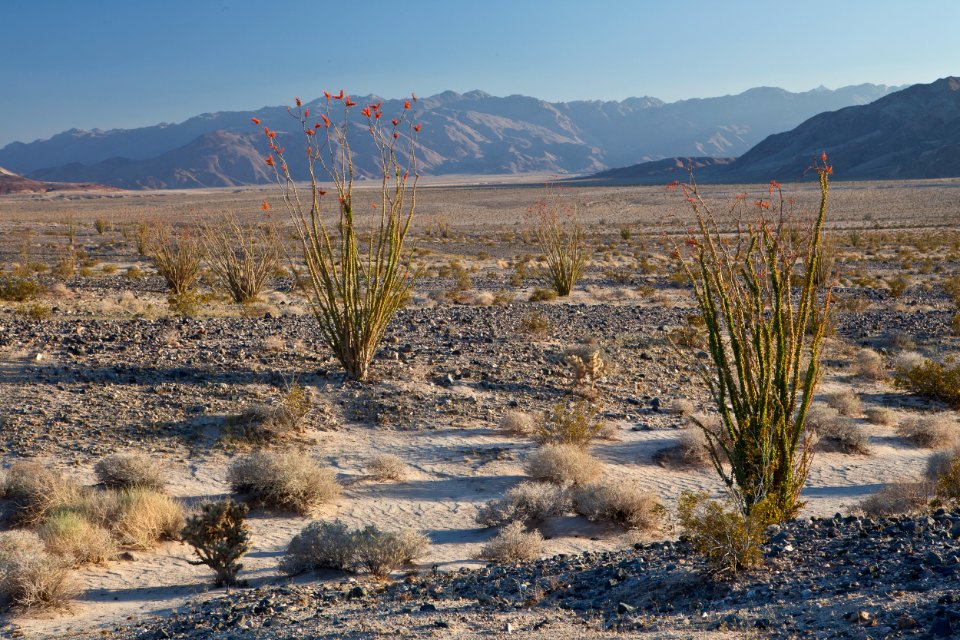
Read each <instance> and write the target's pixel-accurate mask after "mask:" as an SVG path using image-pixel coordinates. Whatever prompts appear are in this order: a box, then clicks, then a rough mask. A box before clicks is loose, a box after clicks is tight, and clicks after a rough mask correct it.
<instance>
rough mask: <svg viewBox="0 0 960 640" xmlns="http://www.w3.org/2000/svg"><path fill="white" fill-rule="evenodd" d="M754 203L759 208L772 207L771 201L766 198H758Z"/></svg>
mask: <svg viewBox="0 0 960 640" xmlns="http://www.w3.org/2000/svg"><path fill="white" fill-rule="evenodd" d="M753 204H755V205H756V206H757V208H758V209H769V208H770V203H769V202H766V201H765V200H757V201H756V202H754V203H753Z"/></svg>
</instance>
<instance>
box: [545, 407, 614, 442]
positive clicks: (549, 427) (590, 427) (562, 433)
mask: <svg viewBox="0 0 960 640" xmlns="http://www.w3.org/2000/svg"><path fill="white" fill-rule="evenodd" d="M597 414H598V411H597V409H596V408H595V407H594V406H593V405H591V404H590V403H589V402H586V401H581V402H575V403H572V404H567V403H564V402H558V403H557V404H556V405H554V406H553V408H552V409H550V410H549V411H546V412H545V413H544V414H543V416H542V417H541V418H540V420H539V421H538V422H537V432H536V439H537V441H538V442H540V443H541V444H572V445H576V446H578V447H582V448H585V447H586V446H587V445H589V444H590V441H591V440H593V439H594V438H595V437H597V435H598V434H599V433H600V432H601V431H603V423H602V422H601V421H599V420H597Z"/></svg>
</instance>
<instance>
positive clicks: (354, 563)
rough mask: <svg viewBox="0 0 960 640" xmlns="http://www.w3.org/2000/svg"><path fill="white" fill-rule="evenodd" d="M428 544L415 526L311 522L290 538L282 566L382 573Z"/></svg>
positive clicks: (293, 571)
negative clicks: (386, 528) (382, 527)
mask: <svg viewBox="0 0 960 640" xmlns="http://www.w3.org/2000/svg"><path fill="white" fill-rule="evenodd" d="M428 544H429V541H428V540H427V538H426V537H425V536H424V535H423V534H421V533H419V532H417V531H412V530H405V531H400V532H389V531H382V530H380V529H378V528H377V527H375V526H373V525H369V526H367V527H365V528H363V529H355V530H351V529H350V528H349V527H348V526H347V525H345V524H343V523H342V522H340V521H335V522H319V521H318V522H311V523H310V524H309V525H307V526H306V527H304V529H303V530H302V531H300V533H298V534H297V535H296V536H294V538H293V540H291V541H290V545H289V546H288V547H287V552H286V554H285V555H284V557H283V559H282V560H281V561H280V570H281V571H282V572H283V573H286V574H288V575H295V574H298V573H303V572H305V571H312V570H315V569H336V570H338V571H358V570H361V569H366V570H367V571H369V572H370V573H371V574H373V575H375V576H381V577H382V576H386V575H389V574H390V572H391V571H394V570H395V569H398V568H400V567H402V566H404V565H407V564H410V563H412V562H413V561H414V560H415V559H416V558H418V557H420V556H422V555H423V554H424V553H425V552H426V550H427V546H428Z"/></svg>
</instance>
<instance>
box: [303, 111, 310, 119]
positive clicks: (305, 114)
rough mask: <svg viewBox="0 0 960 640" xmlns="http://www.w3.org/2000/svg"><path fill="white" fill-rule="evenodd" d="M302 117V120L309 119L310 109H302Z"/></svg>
mask: <svg viewBox="0 0 960 640" xmlns="http://www.w3.org/2000/svg"><path fill="white" fill-rule="evenodd" d="M303 117H304V118H309V117H310V109H304V111H303Z"/></svg>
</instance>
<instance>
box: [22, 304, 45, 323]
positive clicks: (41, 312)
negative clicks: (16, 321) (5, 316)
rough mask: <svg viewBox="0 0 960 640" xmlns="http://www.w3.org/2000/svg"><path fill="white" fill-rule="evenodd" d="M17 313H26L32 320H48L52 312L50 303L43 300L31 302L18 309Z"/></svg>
mask: <svg viewBox="0 0 960 640" xmlns="http://www.w3.org/2000/svg"><path fill="white" fill-rule="evenodd" d="M17 313H19V314H21V315H24V316H26V317H28V318H30V319H31V320H47V319H49V318H50V315H51V314H52V310H51V309H50V306H49V305H46V304H43V303H42V302H30V303H27V304H25V305H24V306H22V307H20V308H19V309H17Z"/></svg>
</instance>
